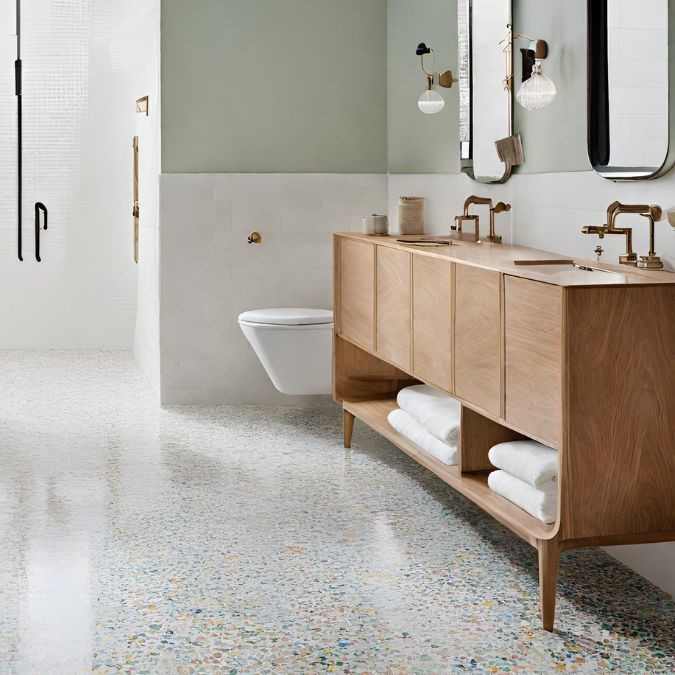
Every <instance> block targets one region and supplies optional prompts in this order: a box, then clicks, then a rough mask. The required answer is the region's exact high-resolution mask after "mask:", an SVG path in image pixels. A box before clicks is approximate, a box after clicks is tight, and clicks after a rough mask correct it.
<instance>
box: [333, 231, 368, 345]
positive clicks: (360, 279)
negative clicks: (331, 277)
mask: <svg viewBox="0 0 675 675" xmlns="http://www.w3.org/2000/svg"><path fill="white" fill-rule="evenodd" d="M339 261H340V274H339V288H340V294H339V301H340V303H339V308H340V320H339V327H340V334H341V335H344V336H345V337H346V338H348V339H350V340H353V341H354V342H356V343H357V344H360V345H363V346H364V347H366V348H368V349H374V348H375V344H374V335H375V246H374V245H373V244H370V243H367V242H361V241H357V240H354V239H341V240H340V255H339Z"/></svg>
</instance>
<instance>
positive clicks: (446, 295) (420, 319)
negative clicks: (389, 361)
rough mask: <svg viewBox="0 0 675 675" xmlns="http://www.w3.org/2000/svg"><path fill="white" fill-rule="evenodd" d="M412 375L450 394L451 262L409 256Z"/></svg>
mask: <svg viewBox="0 0 675 675" xmlns="http://www.w3.org/2000/svg"><path fill="white" fill-rule="evenodd" d="M413 374H414V375H415V377H417V378H419V379H420V380H423V381H424V382H428V383H429V384H433V385H435V386H437V387H439V388H440V389H443V390H444V391H447V392H448V393H449V394H451V393H452V263H449V262H448V261H447V260H439V259H438V258H430V257H428V256H424V255H415V256H413Z"/></svg>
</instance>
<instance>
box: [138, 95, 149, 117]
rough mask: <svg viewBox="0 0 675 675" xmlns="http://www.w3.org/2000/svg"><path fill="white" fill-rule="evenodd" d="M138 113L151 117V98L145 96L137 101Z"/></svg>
mask: <svg viewBox="0 0 675 675" xmlns="http://www.w3.org/2000/svg"><path fill="white" fill-rule="evenodd" d="M136 112H137V113H140V114H142V115H145V116H146V117H148V116H149V115H150V97H149V96H144V97H143V98H139V99H137V100H136Z"/></svg>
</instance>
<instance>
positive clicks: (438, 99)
mask: <svg viewBox="0 0 675 675" xmlns="http://www.w3.org/2000/svg"><path fill="white" fill-rule="evenodd" d="M417 105H418V106H419V109H420V110H421V111H422V112H423V113H425V114H427V115H434V114H435V113H437V112H440V111H441V110H443V107H444V106H445V101H444V100H443V97H442V96H441V95H440V94H439V93H438V92H437V91H436V90H435V89H427V90H426V91H425V92H424V93H423V94H422V95H421V96H420V98H419V101H417Z"/></svg>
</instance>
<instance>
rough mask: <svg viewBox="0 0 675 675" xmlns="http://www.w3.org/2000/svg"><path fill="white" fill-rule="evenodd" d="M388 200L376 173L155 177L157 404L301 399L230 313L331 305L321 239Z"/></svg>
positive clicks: (325, 243)
mask: <svg viewBox="0 0 675 675" xmlns="http://www.w3.org/2000/svg"><path fill="white" fill-rule="evenodd" d="M386 203H387V177H386V176H385V175H377V174H372V175H371V174H369V175H358V174H165V175H163V176H162V177H161V214H160V217H161V227H160V250H161V299H162V302H161V323H160V326H161V331H160V332H161V354H162V356H161V372H162V377H161V400H162V403H163V404H197V403H258V404H261V403H293V404H297V403H299V402H302V399H301V398H298V397H287V396H284V395H282V394H280V393H279V392H277V391H276V390H275V389H274V387H273V386H272V384H271V382H270V381H269V378H268V377H267V374H266V373H265V371H264V369H263V367H262V365H261V364H260V362H259V361H258V358H257V357H256V355H255V354H254V353H253V350H252V349H251V347H250V346H249V345H248V343H247V342H246V339H245V338H244V336H243V334H242V333H241V330H240V329H239V326H238V324H237V317H238V315H239V314H240V313H241V312H243V311H245V310H249V309H257V308H269V307H284V306H285V307H289V306H290V307H318V308H331V307H332V255H333V254H332V237H331V234H332V233H333V232H335V231H340V230H349V229H360V228H361V217H362V216H363V215H366V214H369V213H384V211H385V209H386ZM253 231H258V232H260V233H261V234H262V236H263V241H262V244H259V245H256V244H248V243H247V237H248V235H249V234H250V233H251V232H253Z"/></svg>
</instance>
